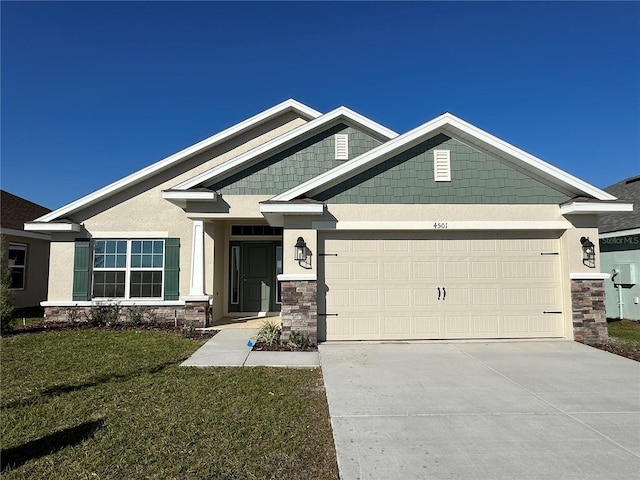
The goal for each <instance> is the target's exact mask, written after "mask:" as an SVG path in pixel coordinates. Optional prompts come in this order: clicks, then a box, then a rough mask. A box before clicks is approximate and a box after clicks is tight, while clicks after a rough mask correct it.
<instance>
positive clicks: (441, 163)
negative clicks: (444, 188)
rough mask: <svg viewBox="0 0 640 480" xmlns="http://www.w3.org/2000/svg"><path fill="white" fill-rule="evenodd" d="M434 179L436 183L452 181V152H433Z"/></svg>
mask: <svg viewBox="0 0 640 480" xmlns="http://www.w3.org/2000/svg"><path fill="white" fill-rule="evenodd" d="M433 179H434V180H435V181H436V182H450V181H451V151H450V150H434V151H433Z"/></svg>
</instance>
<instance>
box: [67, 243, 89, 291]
mask: <svg viewBox="0 0 640 480" xmlns="http://www.w3.org/2000/svg"><path fill="white" fill-rule="evenodd" d="M90 246H91V242H90V240H89V239H88V238H77V239H76V242H75V252H74V255H73V297H72V298H73V300H74V301H85V300H90V299H91V296H90V295H89V263H90V260H91V248H90Z"/></svg>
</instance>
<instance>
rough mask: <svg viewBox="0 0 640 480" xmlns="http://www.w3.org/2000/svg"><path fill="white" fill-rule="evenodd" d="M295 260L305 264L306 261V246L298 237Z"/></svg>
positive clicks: (302, 239)
mask: <svg viewBox="0 0 640 480" xmlns="http://www.w3.org/2000/svg"><path fill="white" fill-rule="evenodd" d="M295 249H296V257H295V258H296V260H297V261H298V262H305V261H306V260H307V244H306V243H305V242H304V238H302V237H298V241H296V246H295Z"/></svg>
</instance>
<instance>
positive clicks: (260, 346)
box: [251, 342, 318, 352]
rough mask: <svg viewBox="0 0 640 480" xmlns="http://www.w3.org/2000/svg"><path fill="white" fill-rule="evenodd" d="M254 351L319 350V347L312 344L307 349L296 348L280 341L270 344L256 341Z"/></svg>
mask: <svg viewBox="0 0 640 480" xmlns="http://www.w3.org/2000/svg"><path fill="white" fill-rule="evenodd" d="M251 351H253V352H317V351H318V347H317V346H315V345H311V346H310V347H308V348H305V349H295V350H292V349H291V348H289V347H287V346H286V345H282V344H281V343H280V342H274V343H272V344H271V345H269V344H268V343H266V342H256V343H254V344H253V348H252V349H251Z"/></svg>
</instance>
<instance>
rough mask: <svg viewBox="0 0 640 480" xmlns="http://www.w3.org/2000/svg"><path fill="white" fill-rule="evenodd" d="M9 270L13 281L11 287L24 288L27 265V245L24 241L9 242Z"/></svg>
mask: <svg viewBox="0 0 640 480" xmlns="http://www.w3.org/2000/svg"><path fill="white" fill-rule="evenodd" d="M8 258H9V270H10V272H11V281H10V283H9V288H11V289H13V290H23V289H24V277H25V270H26V267H27V246H26V245H24V244H22V243H10V244H9V255H8Z"/></svg>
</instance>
